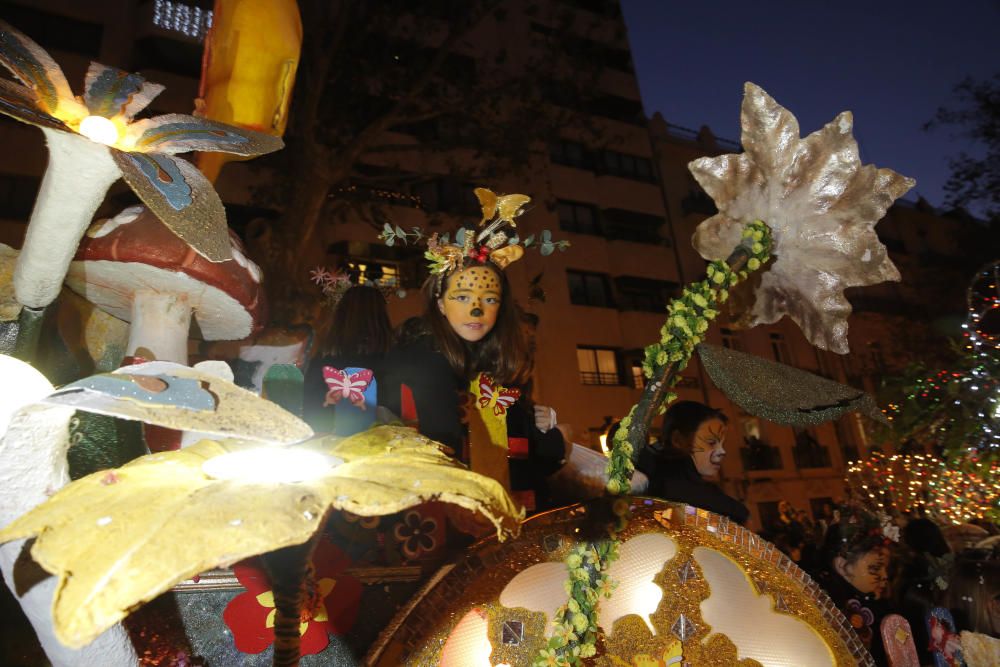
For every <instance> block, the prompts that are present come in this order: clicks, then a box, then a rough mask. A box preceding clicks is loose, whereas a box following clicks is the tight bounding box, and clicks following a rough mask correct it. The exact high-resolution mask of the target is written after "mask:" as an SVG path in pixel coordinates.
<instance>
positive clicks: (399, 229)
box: [396, 225, 406, 239]
mask: <svg viewBox="0 0 1000 667" xmlns="http://www.w3.org/2000/svg"><path fill="white" fill-rule="evenodd" d="M396 236H398V237H399V238H401V239H405V238H406V232H404V231H403V228H402V227H400V226H399V225H396Z"/></svg>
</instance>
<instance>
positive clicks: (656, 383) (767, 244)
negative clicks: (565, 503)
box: [532, 220, 771, 667]
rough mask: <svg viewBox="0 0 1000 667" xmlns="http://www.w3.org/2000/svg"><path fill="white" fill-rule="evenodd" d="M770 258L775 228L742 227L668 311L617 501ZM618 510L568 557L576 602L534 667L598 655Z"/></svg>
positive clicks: (625, 428)
mask: <svg viewBox="0 0 1000 667" xmlns="http://www.w3.org/2000/svg"><path fill="white" fill-rule="evenodd" d="M770 258H771V230H770V229H769V228H768V226H767V225H766V224H765V223H763V222H761V221H760V220H756V221H754V222H752V223H749V224H748V225H746V227H744V229H743V236H742V239H741V241H740V244H739V245H738V246H737V247H736V248H734V249H733V252H732V254H731V255H730V256H729V257H728V258H727V259H726V261H724V262H722V261H714V262H711V263H710V264H709V265H708V269H707V277H706V278H705V280H702V281H699V282H697V283H694V284H692V285H689V286H687V287H685V288H684V291H683V293H682V294H681V296H680V297H678V298H676V299H674V300H673V301H671V302H670V304H669V305H668V306H667V312H668V316H667V321H666V322H665V323H664V325H663V326H662V327H661V328H660V340H659V342H657V343H654V344H653V345H650V346H649V347H647V348H646V355H645V358H644V360H643V363H642V370H643V373H644V374H645V376H646V378H647V380H648V381H647V383H646V388H645V389H644V390H643V393H642V396H641V397H640V399H639V402H638V403H636V404H635V405H633V406H632V409H631V410H630V411H629V413H628V415H627V416H626V417H625V418H624V419H622V421H621V424H620V426H619V428H618V431H617V432H616V433H615V438H614V441H613V443H612V447H611V455H610V457H609V460H608V467H607V472H608V482H607V486H606V490H607V492H608V494H609V495H610V496H612V497H613V496H618V495H621V494H624V493H627V492H628V491H629V489H630V488H631V479H632V472H633V471H634V470H635V463H634V461H635V459H636V458H637V457H638V454H639V451H640V450H641V448H642V447H645V446H646V438H647V434H648V433H649V424H650V422H651V421H652V420H653V417H654V416H656V415H657V414H662V413H663V411H664V410H665V409H666V406H667V404H669V403H670V402H671V401H673V400H675V399H676V398H677V396H676V395H675V394H673V393H671V392H669V391H668V389H670V388H672V387H673V386H674V385H675V384H676V383H677V379H678V377H679V376H680V372H681V371H682V370H684V368H685V367H687V365H688V362H689V361H690V360H691V355H692V354H693V353H694V348H695V346H696V345H697V344H698V343H700V342H701V341H702V339H703V338H704V335H705V332H706V331H708V326H709V323H710V322H711V321H712V320H714V319H715V317H716V316H717V315H718V314H719V311H718V310H717V309H716V308H715V305H716V303H725V302H726V300H727V299H728V298H729V290H730V289H732V288H733V287H734V286H736V285H737V284H739V283H740V282H741V281H743V280H745V279H746V278H747V276H748V275H749V274H750V272H752V271H756V270H757V269H759V268H760V267H761V266H762V265H764V264H765V263H766V262H767V261H768V260H769V259H770ZM612 508H613V512H614V515H615V516H616V519H615V520H614V522H613V523H612V524H611V525H610V526H609V527H608V529H607V537H605V538H602V539H598V540H587V541H582V542H581V543H579V544H577V545H576V546H575V547H574V548H573V551H572V552H571V553H570V555H569V556H567V557H566V561H565V562H566V567H567V569H568V570H569V575H570V576H569V579H568V580H567V581H566V583H565V586H566V592H567V593H568V594H569V601H568V602H567V603H566V604H565V605H563V606H562V607H560V608H559V610H558V612H557V613H556V618H555V630H554V631H553V634H552V637H551V638H550V639H549V642H548V645H547V646H546V648H544V649H542V650H541V651H540V652H539V654H538V655H537V656H536V657H535V661H534V662H533V663H532V667H571V666H573V667H575V666H577V665H580V664H581V661H582V660H584V659H585V658H589V657H592V656H593V655H595V653H596V651H597V633H598V628H597V605H598V603H599V602H600V598H601V597H602V596H603V597H609V596H610V595H611V591H612V589H613V588H614V582H612V581H611V580H610V578H609V577H608V574H607V570H608V567H609V566H610V565H611V563H613V562H614V561H615V560H616V559H617V558H618V547H619V544H620V542H619V540H618V533H619V532H620V531H621V530H623V529H624V527H625V524H626V522H627V519H628V501H627V500H625V499H624V498H616V499H615V500H614V501H613V503H612Z"/></svg>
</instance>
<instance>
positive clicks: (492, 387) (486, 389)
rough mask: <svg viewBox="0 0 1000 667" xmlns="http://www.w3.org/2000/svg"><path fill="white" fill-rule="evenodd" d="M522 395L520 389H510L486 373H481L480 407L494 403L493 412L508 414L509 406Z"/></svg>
mask: <svg viewBox="0 0 1000 667" xmlns="http://www.w3.org/2000/svg"><path fill="white" fill-rule="evenodd" d="M520 397H521V390H520V389H508V388H507V387H504V386H503V385H501V384H497V383H495V382H493V379H492V378H490V376H489V375H487V374H486V373H480V374H479V407H480V408H486V407H489V405H490V403H493V414H495V415H502V414H506V412H507V408H509V407H510V406H512V405H514V403H515V402H516V401H517V399H518V398H520Z"/></svg>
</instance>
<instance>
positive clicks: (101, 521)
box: [97, 516, 111, 526]
mask: <svg viewBox="0 0 1000 667" xmlns="http://www.w3.org/2000/svg"><path fill="white" fill-rule="evenodd" d="M109 523H111V517H109V516H102V517H101V518H100V519H98V520H97V525H98V526H106V525H108V524H109Z"/></svg>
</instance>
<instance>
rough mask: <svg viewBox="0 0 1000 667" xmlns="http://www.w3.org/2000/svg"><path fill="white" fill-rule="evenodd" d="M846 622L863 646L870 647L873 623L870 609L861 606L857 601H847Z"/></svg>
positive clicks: (873, 615)
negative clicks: (849, 624)
mask: <svg viewBox="0 0 1000 667" xmlns="http://www.w3.org/2000/svg"><path fill="white" fill-rule="evenodd" d="M847 620H848V621H849V622H850V623H851V627H852V628H854V631H855V632H856V633H858V637H859V638H860V639H861V641H862V642H864V644H865V646H870V645H871V641H872V623H874V622H875V614H873V613H872V611H871V609H869V608H868V607H865V606H862V604H861V603H860V602H858V601H857V600H848V601H847Z"/></svg>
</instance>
